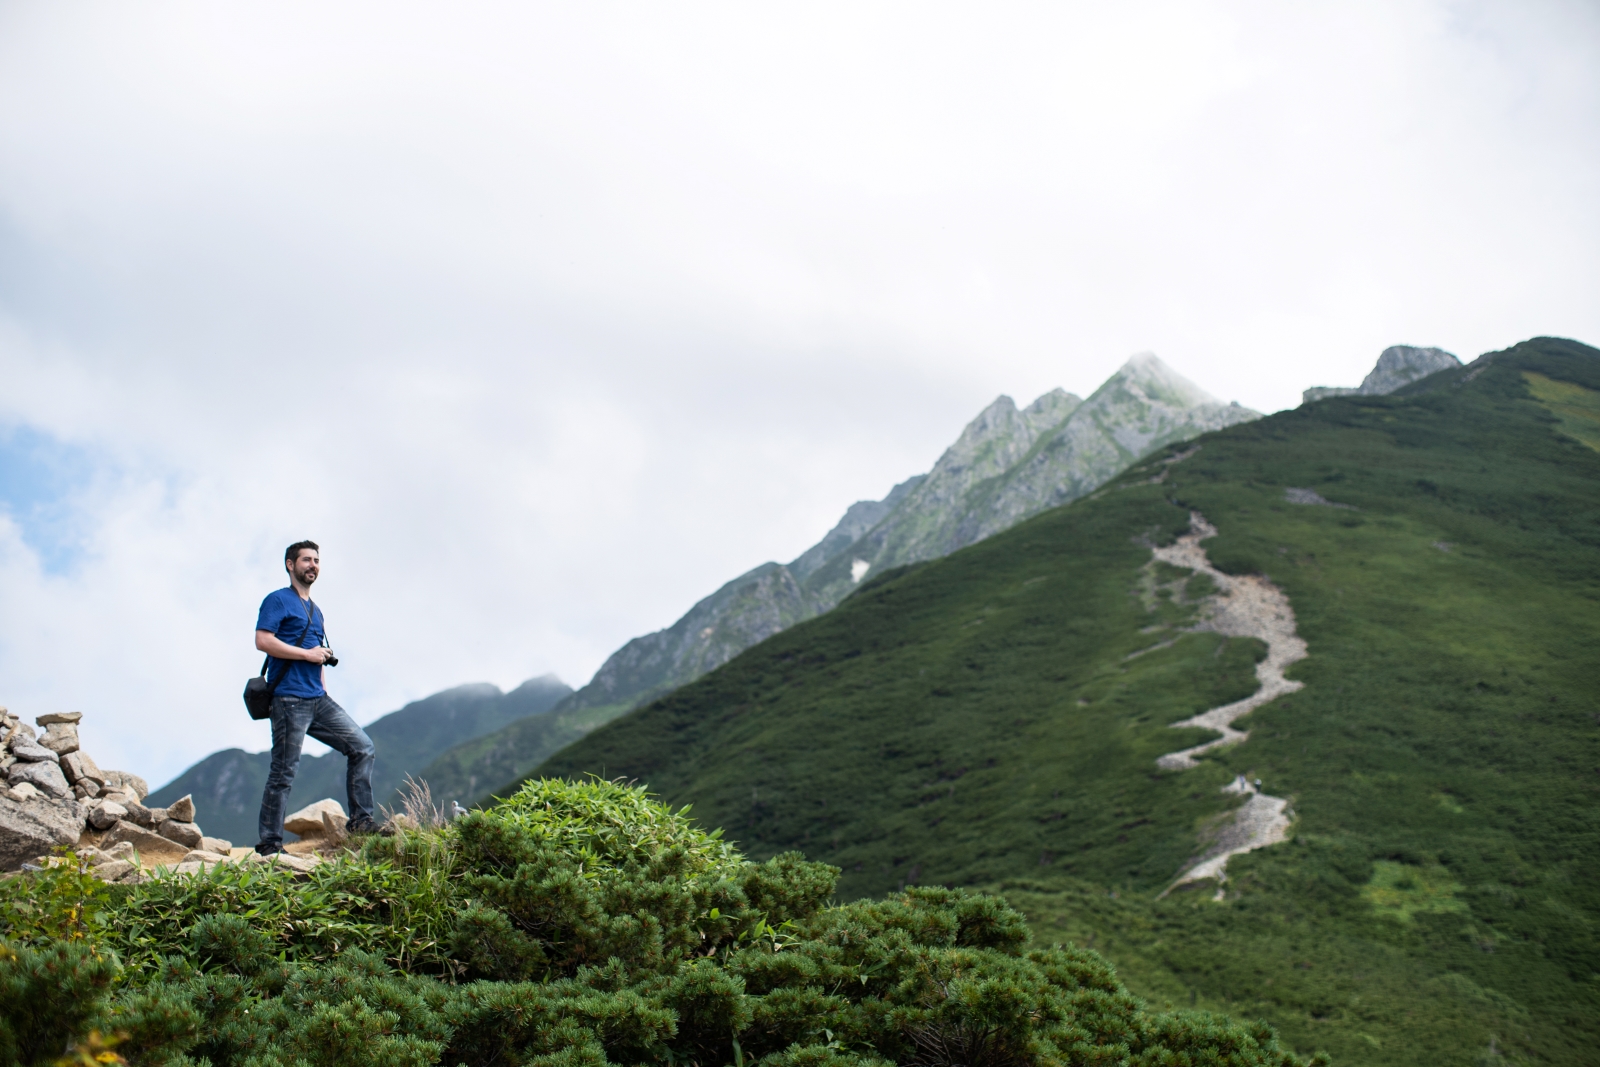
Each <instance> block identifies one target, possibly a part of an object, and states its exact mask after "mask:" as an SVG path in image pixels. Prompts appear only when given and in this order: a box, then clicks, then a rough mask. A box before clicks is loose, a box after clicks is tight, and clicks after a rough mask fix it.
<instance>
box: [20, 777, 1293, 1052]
mask: <svg viewBox="0 0 1600 1067" xmlns="http://www.w3.org/2000/svg"><path fill="white" fill-rule="evenodd" d="M838 873H839V872H838V871H837V869H835V868H832V867H828V866H825V865H823V864H819V863H810V862H807V861H806V860H805V859H803V858H802V857H801V856H799V855H798V854H789V855H783V856H778V857H776V858H774V859H771V860H768V861H767V862H765V863H759V864H757V863H749V862H746V861H745V860H744V859H743V857H741V856H740V855H739V853H738V852H737V851H736V850H735V849H734V848H733V847H731V846H730V845H729V844H728V843H726V842H725V841H723V840H722V839H721V837H720V834H718V833H706V832H704V831H703V830H700V829H699V828H697V827H696V826H695V825H694V824H693V823H692V821H691V820H690V819H689V816H688V809H684V810H681V811H676V812H674V811H672V810H670V809H668V808H666V807H663V806H662V805H660V804H658V803H656V802H654V801H652V800H651V799H650V798H649V796H648V795H646V794H645V793H644V792H643V791H642V790H639V789H634V788H629V787H625V786H622V785H618V784H616V783H610V782H596V781H590V782H583V783H576V784H575V783H570V782H563V781H534V782H529V783H527V784H526V785H525V786H524V787H523V788H522V789H521V790H520V791H519V792H517V793H516V794H515V795H514V796H512V797H510V798H508V799H507V800H505V801H504V802H503V803H501V804H500V805H499V806H497V807H495V808H493V809H491V810H488V811H480V812H473V813H471V814H469V815H467V816H465V817H463V818H461V819H460V820H458V821H456V822H455V823H454V824H452V825H451V826H448V827H446V828H444V829H439V830H430V831H402V832H401V833H400V834H399V835H398V836H397V837H395V838H375V839H372V840H371V841H370V842H369V843H368V844H366V846H365V847H364V850H363V852H362V853H361V854H360V855H357V856H352V857H349V858H347V859H344V860H341V861H339V862H337V863H330V864H325V865H323V866H321V867H318V868H317V869H316V871H315V872H314V873H313V874H312V875H311V876H310V877H302V878H296V877H294V876H293V875H292V874H291V873H289V872H286V871H280V870H268V869H263V868H260V867H245V866H222V867H219V868H217V869H215V870H212V871H210V872H207V873H204V874H196V875H171V876H164V877H160V878H157V879H154V880H153V881H150V882H148V883H146V884H144V885H140V886H134V887H111V888H110V889H107V888H106V887H103V886H99V885H98V884H91V881H92V880H89V879H87V878H86V877H85V876H83V875H82V872H79V871H77V870H76V868H74V867H72V866H71V865H66V866H63V867H60V868H56V869H52V870H48V871H43V872H38V873H34V874H29V875H23V876H19V877H17V878H13V879H11V880H10V881H8V882H6V883H3V884H0V922H3V924H4V925H3V926H0V938H3V939H4V944H5V948H4V950H3V952H0V1063H5V1064H12V1063H16V1064H28V1065H35V1064H54V1063H58V1062H85V1061H87V1062H101V1063H111V1062H116V1061H117V1060H118V1059H120V1060H122V1061H124V1062H127V1063H130V1064H133V1065H135V1067H144V1065H151V1067H199V1065H201V1064H209V1065H211V1067H369V1065H370V1067H378V1065H380V1064H381V1065H383V1067H413V1065H414V1067H425V1065H430V1064H444V1065H448V1067H454V1065H458V1064H466V1065H469V1067H521V1065H531V1067H600V1065H603V1064H607V1063H627V1064H658V1065H661V1067H728V1065H733V1067H878V1065H887V1064H889V1063H895V1064H905V1065H915V1067H958V1065H959V1067H1058V1065H1059V1067H1066V1065H1075V1064H1096V1065H1116V1067H1122V1065H1126V1067H1188V1065H1194V1067H1200V1065H1206V1067H1290V1065H1294V1064H1298V1063H1300V1062H1301V1061H1299V1060H1298V1059H1296V1058H1295V1057H1294V1056H1293V1055H1291V1054H1290V1053H1289V1052H1287V1051H1285V1050H1284V1049H1282V1048H1280V1047H1279V1045H1278V1043H1277V1040H1276V1038H1275V1036H1274V1035H1273V1033H1272V1032H1271V1030H1270V1029H1269V1028H1267V1027H1265V1026H1254V1027H1250V1026H1241V1025H1239V1024H1238V1023H1235V1022H1233V1021H1231V1020H1229V1019H1226V1018H1223V1017H1220V1016H1214V1015H1208V1014H1205V1013H1198V1012H1192V1013H1177V1014H1162V1013H1154V1012H1150V1011H1148V1010H1146V1009H1145V1008H1144V1007H1143V1006H1142V1005H1141V1004H1140V1003H1139V1002H1138V1001H1137V1000H1136V999H1134V998H1133V997H1132V996H1130V995H1129V994H1128V992H1127V990H1126V989H1124V988H1123V987H1122V985H1121V984H1120V983H1119V982H1118V981H1117V979H1116V976H1115V974H1113V972H1112V970H1111V968H1110V967H1109V966H1108V965H1107V964H1106V962H1105V961H1104V960H1103V959H1101V958H1100V957H1099V956H1098V955H1096V954H1094V953H1093V952H1086V951H1081V950H1077V949H1070V948H1067V949H1063V948H1052V949H1041V948H1035V947H1031V946H1030V945H1029V938H1028V931H1027V928H1026V926H1025V924H1024V921H1023V917H1022V915H1021V914H1020V913H1018V912H1017V911H1015V910H1014V909H1012V908H1011V907H1009V906H1008V905H1007V904H1006V903H1005V901H1004V900H1002V899H1001V898H999V897H994V896H984V895H981V894H976V893H970V892H966V891H962V890H953V889H930V888H918V889H912V890H909V891H907V892H905V893H901V894H897V895H895V896H892V897H890V898H888V899H885V900H879V901H867V902H860V903H855V904H849V905H845V906H842V907H840V906H831V905H830V903H829V901H830V899H831V897H832V895H833V889H834V884H835V879H836V878H837V877H838ZM63 1056H69V1057H70V1058H69V1059H67V1060H63V1059H62V1057H63Z"/></svg>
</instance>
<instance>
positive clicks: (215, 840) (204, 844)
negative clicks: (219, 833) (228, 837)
mask: <svg viewBox="0 0 1600 1067" xmlns="http://www.w3.org/2000/svg"><path fill="white" fill-rule="evenodd" d="M200 847H201V848H203V849H205V850H206V851H207V852H220V853H222V854H223V855H224V856H226V855H228V854H229V853H231V852H232V851H233V842H232V841H224V840H223V839H222V838H220V837H202V838H201V839H200Z"/></svg>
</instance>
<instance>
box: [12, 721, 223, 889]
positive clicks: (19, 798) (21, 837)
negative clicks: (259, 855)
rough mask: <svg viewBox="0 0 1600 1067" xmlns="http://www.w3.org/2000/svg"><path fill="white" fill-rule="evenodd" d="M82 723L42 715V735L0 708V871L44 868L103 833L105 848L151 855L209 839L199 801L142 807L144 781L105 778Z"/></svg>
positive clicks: (117, 775)
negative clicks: (63, 851) (82, 737)
mask: <svg viewBox="0 0 1600 1067" xmlns="http://www.w3.org/2000/svg"><path fill="white" fill-rule="evenodd" d="M82 720H83V715H82V713H81V712H76V711H69V712H52V713H50V714H48V715H41V716H39V717H38V719H36V720H35V721H36V722H37V723H38V724H39V726H40V727H42V728H43V730H44V734H43V735H42V736H41V735H39V734H37V733H35V731H34V730H33V728H32V727H30V726H28V725H27V724H26V723H24V722H22V721H21V720H20V719H18V718H17V717H16V716H15V715H12V714H11V713H10V712H9V711H7V710H6V709H4V708H0V765H3V766H4V768H5V770H4V774H5V785H4V788H0V870H15V869H16V868H18V867H20V866H21V865H22V864H24V863H27V862H33V863H35V864H36V865H38V864H40V863H42V862H43V861H44V860H46V859H48V858H49V854H50V853H51V852H52V851H53V850H54V849H56V848H59V847H60V846H62V845H75V844H78V843H79V841H80V840H82V839H83V836H84V834H85V833H89V834H95V833H102V832H103V833H104V835H105V836H104V837H103V838H102V839H101V842H100V843H101V844H102V845H105V844H110V845H118V844H122V845H126V846H128V849H129V851H130V852H135V853H149V854H150V855H151V856H157V855H160V856H166V855H169V854H170V855H181V854H183V853H185V852H188V851H190V850H192V849H194V848H196V847H198V846H200V845H202V844H204V843H205V842H206V841H207V840H208V839H207V838H206V837H205V835H204V834H203V833H202V832H201V830H200V827H199V826H198V825H196V824H195V806H194V800H193V798H191V797H183V798H181V799H180V800H177V801H175V802H174V803H173V804H172V805H171V806H170V807H167V808H146V807H145V806H144V805H143V804H142V803H140V802H141V801H142V800H143V799H144V797H145V796H146V795H147V794H148V792H149V789H148V787H147V786H146V785H145V781H144V779H143V778H140V777H139V776H138V775H134V774H126V773H123V772H121V771H102V770H101V769H100V768H99V766H98V765H97V764H96V763H95V762H94V760H93V759H91V758H90V757H89V754H88V753H87V752H84V751H83V749H82V747H81V745H80V742H79V738H78V725H79V723H81V722H82ZM210 840H213V841H216V839H210ZM217 843H219V844H222V845H226V846H228V847H229V848H231V847H232V846H231V845H228V842H226V841H219V842H217Z"/></svg>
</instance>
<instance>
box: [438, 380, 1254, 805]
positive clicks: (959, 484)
mask: <svg viewBox="0 0 1600 1067" xmlns="http://www.w3.org/2000/svg"><path fill="white" fill-rule="evenodd" d="M1259 417H1260V416H1259V415H1258V414H1257V413H1256V412H1254V411H1250V410H1248V409H1246V408H1242V407H1240V406H1238V405H1237V404H1224V403H1222V402H1220V401H1218V400H1217V399H1216V398H1215V397H1212V396H1210V395H1209V394H1207V393H1206V392H1205V391H1203V390H1201V389H1200V388H1198V387H1197V386H1195V385H1194V384H1193V383H1192V382H1189V381H1186V380H1185V379H1183V378H1182V377H1180V376H1179V375H1177V374H1176V373H1175V372H1173V371H1172V370H1171V369H1170V368H1169V367H1167V366H1166V365H1165V364H1163V363H1162V362H1161V361H1160V360H1159V359H1157V358H1156V357H1155V356H1153V355H1150V354H1149V353H1145V354H1143V355H1138V356H1134V357H1133V358H1132V359H1130V360H1128V362H1127V363H1126V364H1125V365H1124V366H1123V367H1122V368H1120V369H1119V370H1118V371H1117V372H1116V373H1115V374H1113V375H1112V376H1111V377H1110V378H1109V379H1107V380H1106V382H1105V384H1103V385H1102V386H1101V387H1100V388H1099V389H1097V390H1096V391H1095V393H1094V395H1093V396H1091V397H1090V398H1089V400H1087V401H1083V400H1080V399H1079V398H1078V397H1076V396H1073V395H1071V394H1070V393H1067V392H1064V391H1063V390H1060V389H1055V390H1052V391H1051V392H1048V393H1046V394H1044V395H1043V396H1041V397H1039V398H1038V399H1036V400H1035V401H1034V402H1033V403H1032V404H1029V405H1028V406H1027V407H1026V408H1022V409H1020V410H1019V409H1018V408H1017V406H1016V404H1015V403H1014V402H1013V401H1012V399H1011V398H1010V397H1008V396H1002V397H999V398H998V399H996V400H995V401H994V402H993V403H992V404H990V405H989V406H988V407H987V408H985V409H984V410H983V411H981V412H979V414H978V416H977V418H975V419H973V420H972V421H971V422H970V423H968V424H967V426H966V427H965V428H964V429H963V430H962V432H961V436H960V437H959V438H958V439H957V440H956V441H955V443H954V444H952V445H951V446H950V447H949V448H948V449H946V450H945V452H944V454H943V455H941V456H940V457H939V460H938V462H937V463H935V464H934V466H933V469H932V470H931V471H929V472H928V473H927V474H926V475H917V476H915V477H913V478H909V479H907V480H906V481H904V482H902V483H900V484H899V485H897V486H895V487H894V490H893V491H892V492H890V493H889V495H888V496H887V497H885V498H884V499H883V500H881V501H860V502H857V503H856V504H854V505H852V506H851V508H850V509H849V511H847V512H846V513H845V516H844V518H843V519H842V520H841V521H840V522H839V524H838V525H837V526H835V527H834V529H832V530H831V531H829V532H828V534H827V536H825V537H824V538H823V539H822V540H821V541H820V542H818V543H817V544H816V545H813V546H812V547H811V548H810V549H808V550H807V551H806V552H804V553H802V554H801V555H800V556H799V557H797V558H796V559H795V560H793V561H792V562H790V563H788V564H787V565H784V564H778V563H764V564H762V565H761V566H759V567H757V568H755V569H754V570H751V571H749V572H748V573H746V574H743V575H741V576H740V577H738V578H736V579H734V580H733V581H731V582H728V583H727V584H726V585H724V586H723V587H722V588H721V589H718V590H717V591H716V592H715V593H713V594H712V595H711V596H708V597H706V598H705V599H704V600H702V601H700V602H699V603H698V604H696V605H695V606H694V607H693V608H691V609H690V610H689V612H688V613H687V614H685V615H684V616H683V617H682V618H681V619H679V620H678V621H677V622H675V623H674V624H673V625H672V626H670V627H668V628H666V629H664V630H658V631H656V632H655V633H651V634H646V635H644V636H643V637H637V638H634V639H633V640H632V641H629V642H628V643H627V644H626V645H624V646H623V647H622V648H620V649H618V650H617V651H616V652H615V653H613V654H612V655H611V656H610V657H609V658H608V659H607V660H606V662H605V663H604V664H602V665H601V667H600V669H599V671H597V672H596V673H595V676H594V679H593V680H592V681H590V683H589V684H588V685H586V686H584V687H583V688H582V689H579V690H578V691H577V692H575V693H573V694H572V695H571V696H570V697H568V698H567V699H566V700H565V701H563V703H562V704H561V706H560V707H559V708H558V709H557V711H558V712H560V713H563V714H564V715H566V719H565V720H564V721H565V722H566V723H567V724H568V727H570V728H561V729H558V728H556V725H555V724H554V723H550V724H539V725H536V726H530V727H528V728H524V727H522V726H521V725H517V726H511V727H507V728H506V729H505V730H504V731H503V732H502V733H501V734H500V735H498V736H496V737H495V738H493V739H492V740H489V739H486V740H484V741H481V742H480V741H473V742H471V743H469V744H467V745H464V746H463V747H462V748H461V749H460V750H459V751H452V752H448V753H446V754H445V755H444V756H442V757H441V758H440V760H439V762H438V764H437V765H436V766H432V767H430V768H428V770H427V777H428V779H429V781H430V782H435V783H447V786H446V788H448V789H449V790H452V791H466V792H469V793H470V792H471V791H472V789H473V788H474V787H476V788H478V789H483V788H487V787H490V786H492V785H493V784H495V783H497V782H502V781H507V780H509V779H510V778H511V777H512V776H515V775H523V774H527V773H529V772H530V771H531V770H532V769H533V768H534V767H536V766H538V765H539V763H540V762H541V761H543V760H544V759H545V758H547V757H548V756H550V755H551V754H553V753H554V752H556V751H557V750H558V749H559V748H560V747H561V746H562V745H565V744H567V743H568V742H569V741H571V740H572V739H574V738H575V737H577V736H578V735H579V733H581V732H582V730H584V729H590V728H592V727H594V726H596V725H599V724H600V723H603V722H608V721H610V720H611V719H613V718H615V717H616V716H618V715H621V714H623V713H624V712H627V711H630V710H632V709H633V708H635V707H638V706H639V705H641V704H644V703H647V702H649V701H650V700H653V699H655V698H656V697H659V696H662V695H664V694H666V693H668V692H671V691H672V690H673V689H676V688H677V687H679V686H681V685H685V684H687V683H688V682H691V681H693V680H694V679H696V678H698V677H700V676H701V675H703V674H705V673H706V672H708V671H711V670H714V669H716V668H717V667H719V666H721V665H722V664H724V663H726V662H728V661H729V660H731V659H732V658H733V657H735V656H737V655H738V654H739V653H740V652H742V651H744V650H745V649H747V648H749V647H751V646H752V645H755V644H758V643H760V642H761V641H764V640H766V639H767V638H769V637H771V636H772V635H773V634H776V633H779V632H781V631H783V630H785V629H787V628H789V627H790V626H793V625H795V624H796V623H798V622H801V621H803V620H805V619H809V618H813V617H815V616H817V615H820V614H822V613H823V612H826V611H829V610H832V608H833V607H834V606H835V605H837V604H838V603H839V602H840V601H841V600H843V599H844V598H845V597H847V596H849V595H850V594H851V593H853V592H854V591H855V589H856V587H857V584H858V583H859V582H860V581H861V580H862V577H863V575H864V574H873V573H877V572H879V571H882V570H885V569H889V568H893V567H897V566H902V565H905V564H908V563H913V562H917V561H920V560H925V559H932V558H935V557H938V556H942V555H946V554H948V553H950V552H952V551H954V550H956V549H958V548H960V547H962V546H963V545H967V544H971V543H972V542H974V541H978V540H981V539H983V538H984V537H988V536H990V535H991V534H993V533H996V532H998V531H1000V530H1003V529H1006V528H1008V527H1010V526H1013V525H1015V524H1016V523H1018V522H1020V521H1021V520H1022V519H1024V518H1026V517H1027V516H1029V515H1032V514H1035V513H1037V512H1039V511H1042V510H1044V509H1046V508H1049V507H1052V506H1054V505H1056V504H1059V503H1061V502H1062V501H1064V500H1070V499H1073V498H1076V497H1079V496H1082V495H1083V494H1084V493H1087V492H1089V491H1091V490H1093V489H1095V488H1096V487H1098V486H1100V485H1102V484H1103V483H1104V482H1105V481H1106V480H1107V479H1108V478H1110V477H1112V476H1113V475H1115V474H1116V473H1117V472H1118V471H1120V470H1122V469H1123V468H1124V467H1126V466H1127V465H1128V464H1129V463H1132V462H1134V461H1135V460H1136V459H1138V458H1139V457H1140V456H1143V455H1146V454H1148V453H1149V452H1151V451H1152V450H1155V449H1158V448H1160V447H1161V446H1163V445H1165V444H1167V443H1168V442H1171V441H1175V440H1180V439H1182V438H1186V437H1192V436H1194V435H1195V434H1197V433H1200V432H1201V431H1203V430H1209V429H1215V428H1218V427H1221V426H1228V425H1233V424H1235V423H1239V422H1243V421H1248V420H1250V419H1255V418H1259ZM580 712H581V714H575V713H580ZM569 713H572V714H569Z"/></svg>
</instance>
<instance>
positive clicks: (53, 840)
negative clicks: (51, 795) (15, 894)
mask: <svg viewBox="0 0 1600 1067" xmlns="http://www.w3.org/2000/svg"><path fill="white" fill-rule="evenodd" d="M83 823H84V812H83V808H82V806H81V805H79V804H78V803H77V802H76V801H73V800H65V801H62V800H44V799H37V800H31V801H29V802H27V803H25V804H19V803H17V802H16V801H14V800H11V799H9V798H6V797H0V869H3V870H8V871H10V870H16V869H17V868H18V867H20V866H22V864H23V862H24V861H25V860H31V859H33V858H34V857H35V856H38V855H41V854H43V853H46V852H50V851H51V850H53V849H55V848H57V847H58V846H60V845H75V844H77V843H78V838H80V837H82V836H83Z"/></svg>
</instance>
